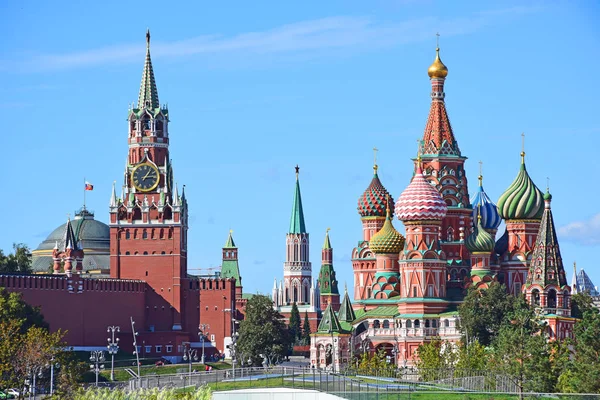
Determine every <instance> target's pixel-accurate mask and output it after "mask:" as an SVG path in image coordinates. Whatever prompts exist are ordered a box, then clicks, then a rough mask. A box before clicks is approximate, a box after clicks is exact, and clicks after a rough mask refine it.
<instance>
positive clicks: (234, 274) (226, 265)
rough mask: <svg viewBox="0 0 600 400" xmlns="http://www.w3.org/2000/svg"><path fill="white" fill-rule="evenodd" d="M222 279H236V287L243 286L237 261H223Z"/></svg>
mask: <svg viewBox="0 0 600 400" xmlns="http://www.w3.org/2000/svg"><path fill="white" fill-rule="evenodd" d="M221 277H222V278H235V280H236V285H237V286H239V285H240V284H241V281H240V268H239V265H238V262H237V260H223V264H222V265H221Z"/></svg>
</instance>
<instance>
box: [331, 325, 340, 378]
mask: <svg viewBox="0 0 600 400" xmlns="http://www.w3.org/2000/svg"><path fill="white" fill-rule="evenodd" d="M329 333H330V334H331V370H332V371H333V373H335V342H337V340H336V341H335V342H334V339H333V330H332V329H329ZM338 358H339V357H338Z"/></svg>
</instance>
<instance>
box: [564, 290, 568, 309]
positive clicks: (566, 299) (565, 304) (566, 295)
mask: <svg viewBox="0 0 600 400" xmlns="http://www.w3.org/2000/svg"><path fill="white" fill-rule="evenodd" d="M563 308H569V291H568V290H565V291H564V292H563Z"/></svg>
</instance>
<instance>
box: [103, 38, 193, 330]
mask: <svg viewBox="0 0 600 400" xmlns="http://www.w3.org/2000/svg"><path fill="white" fill-rule="evenodd" d="M127 121H128V140H127V143H128V145H129V154H128V156H127V162H126V164H125V171H124V175H123V186H122V191H121V196H117V194H116V189H115V185H114V184H113V189H112V195H111V199H110V224H109V226H110V275H111V277H112V278H118V279H139V280H143V281H145V282H146V283H147V285H148V287H147V291H146V314H145V321H144V322H143V323H144V325H145V329H146V330H148V331H150V332H154V331H156V332H160V331H163V332H164V331H180V330H182V329H185V327H186V325H185V321H184V317H183V316H184V315H185V311H186V310H185V309H184V308H185V301H184V293H183V289H184V288H185V287H186V286H185V285H186V284H188V278H187V229H188V224H187V218H188V215H187V201H186V199H185V193H184V190H185V189H182V191H181V195H179V192H178V189H177V185H176V184H175V185H174V184H173V169H172V166H171V160H170V158H169V111H168V109H167V107H166V106H164V105H163V106H161V105H160V103H159V101H158V91H157V88H156V82H155V80H154V71H153V70H152V61H151V59H150V32H149V31H148V32H147V33H146V61H145V64H144V71H143V73H142V83H141V86H140V93H139V96H138V102H137V106H136V107H134V106H131V107H130V108H129V114H128V118H127Z"/></svg>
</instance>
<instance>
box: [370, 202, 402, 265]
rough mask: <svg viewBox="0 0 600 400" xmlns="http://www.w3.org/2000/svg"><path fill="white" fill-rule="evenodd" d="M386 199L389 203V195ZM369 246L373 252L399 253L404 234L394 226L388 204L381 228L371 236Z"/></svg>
mask: <svg viewBox="0 0 600 400" xmlns="http://www.w3.org/2000/svg"><path fill="white" fill-rule="evenodd" d="M388 199H389V202H390V203H391V199H390V198H389V196H388ZM388 204H389V203H388ZM369 248H370V249H371V251H372V252H373V253H375V254H391V253H400V251H401V250H402V249H403V248H404V236H402V234H401V233H400V232H398V231H397V230H396V229H395V228H394V225H393V224H392V212H391V210H390V208H389V206H388V207H387V209H386V218H385V222H384V223H383V226H382V227H381V229H380V230H379V231H378V232H377V233H376V234H375V235H373V236H372V237H371V240H370V241H369Z"/></svg>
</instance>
